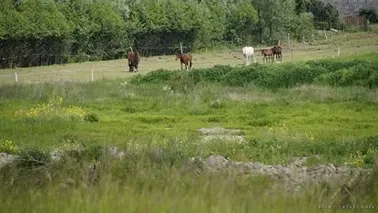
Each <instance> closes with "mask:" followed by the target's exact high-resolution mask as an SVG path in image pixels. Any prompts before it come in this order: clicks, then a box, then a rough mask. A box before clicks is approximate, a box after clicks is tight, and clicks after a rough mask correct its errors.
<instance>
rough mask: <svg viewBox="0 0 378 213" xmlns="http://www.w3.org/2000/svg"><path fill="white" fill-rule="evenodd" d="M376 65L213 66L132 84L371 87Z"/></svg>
mask: <svg viewBox="0 0 378 213" xmlns="http://www.w3.org/2000/svg"><path fill="white" fill-rule="evenodd" d="M376 67H378V62H375V61H374V62H371V61H364V60H353V61H347V62H345V61H336V60H331V59H325V60H317V61H307V62H301V63H296V64H291V63H285V64H270V65H258V66H247V67H230V66H219V65H217V66H214V67H213V68H207V69H199V70H194V71H191V72H173V71H166V70H158V71H155V72H151V73H149V74H147V75H145V76H137V77H135V78H134V79H133V81H132V82H134V83H147V82H160V83H163V82H169V83H170V86H171V87H172V88H173V89H174V90H180V91H186V90H187V89H188V87H190V88H191V87H192V86H194V85H195V84H197V83H199V82H211V83H222V84H225V85H228V86H234V87H242V86H246V85H249V84H254V85H256V86H259V87H263V88H269V89H278V88H288V87H294V86H297V85H301V84H310V83H313V82H318V83H323V84H329V85H332V86H350V85H360V86H365V87H370V88H371V87H373V86H374V85H375V84H376V82H377V81H378V70H376Z"/></svg>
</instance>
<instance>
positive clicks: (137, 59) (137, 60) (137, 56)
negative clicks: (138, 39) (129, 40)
mask: <svg viewBox="0 0 378 213" xmlns="http://www.w3.org/2000/svg"><path fill="white" fill-rule="evenodd" d="M139 60H140V57H139V53H138V51H136V52H135V61H136V62H137V63H139Z"/></svg>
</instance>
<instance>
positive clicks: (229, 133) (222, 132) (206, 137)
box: [198, 127, 246, 142]
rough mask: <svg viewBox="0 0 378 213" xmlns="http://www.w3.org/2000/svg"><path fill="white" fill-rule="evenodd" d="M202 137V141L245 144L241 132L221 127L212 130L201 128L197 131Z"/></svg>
mask: <svg viewBox="0 0 378 213" xmlns="http://www.w3.org/2000/svg"><path fill="white" fill-rule="evenodd" d="M198 131H199V132H201V133H202V134H203V135H202V136H201V139H202V141H204V142H208V141H233V142H245V141H246V140H245V138H244V137H243V134H244V133H243V131H242V130H240V129H225V128H221V127H214V128H201V129H198Z"/></svg>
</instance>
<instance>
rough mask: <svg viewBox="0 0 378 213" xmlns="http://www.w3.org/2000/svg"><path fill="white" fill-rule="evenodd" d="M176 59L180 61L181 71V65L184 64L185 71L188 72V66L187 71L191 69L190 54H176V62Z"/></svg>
mask: <svg viewBox="0 0 378 213" xmlns="http://www.w3.org/2000/svg"><path fill="white" fill-rule="evenodd" d="M177 59H180V65H181V69H182V65H183V64H185V69H186V70H188V65H189V69H191V68H192V65H193V63H192V55H190V54H182V53H181V54H180V53H177V54H176V61H177Z"/></svg>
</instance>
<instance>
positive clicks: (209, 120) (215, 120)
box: [207, 116, 225, 123]
mask: <svg viewBox="0 0 378 213" xmlns="http://www.w3.org/2000/svg"><path fill="white" fill-rule="evenodd" d="M224 119H225V118H224V117H219V116H214V117H209V118H208V119H207V122H209V123H212V122H214V123H215V122H222V121H224Z"/></svg>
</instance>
